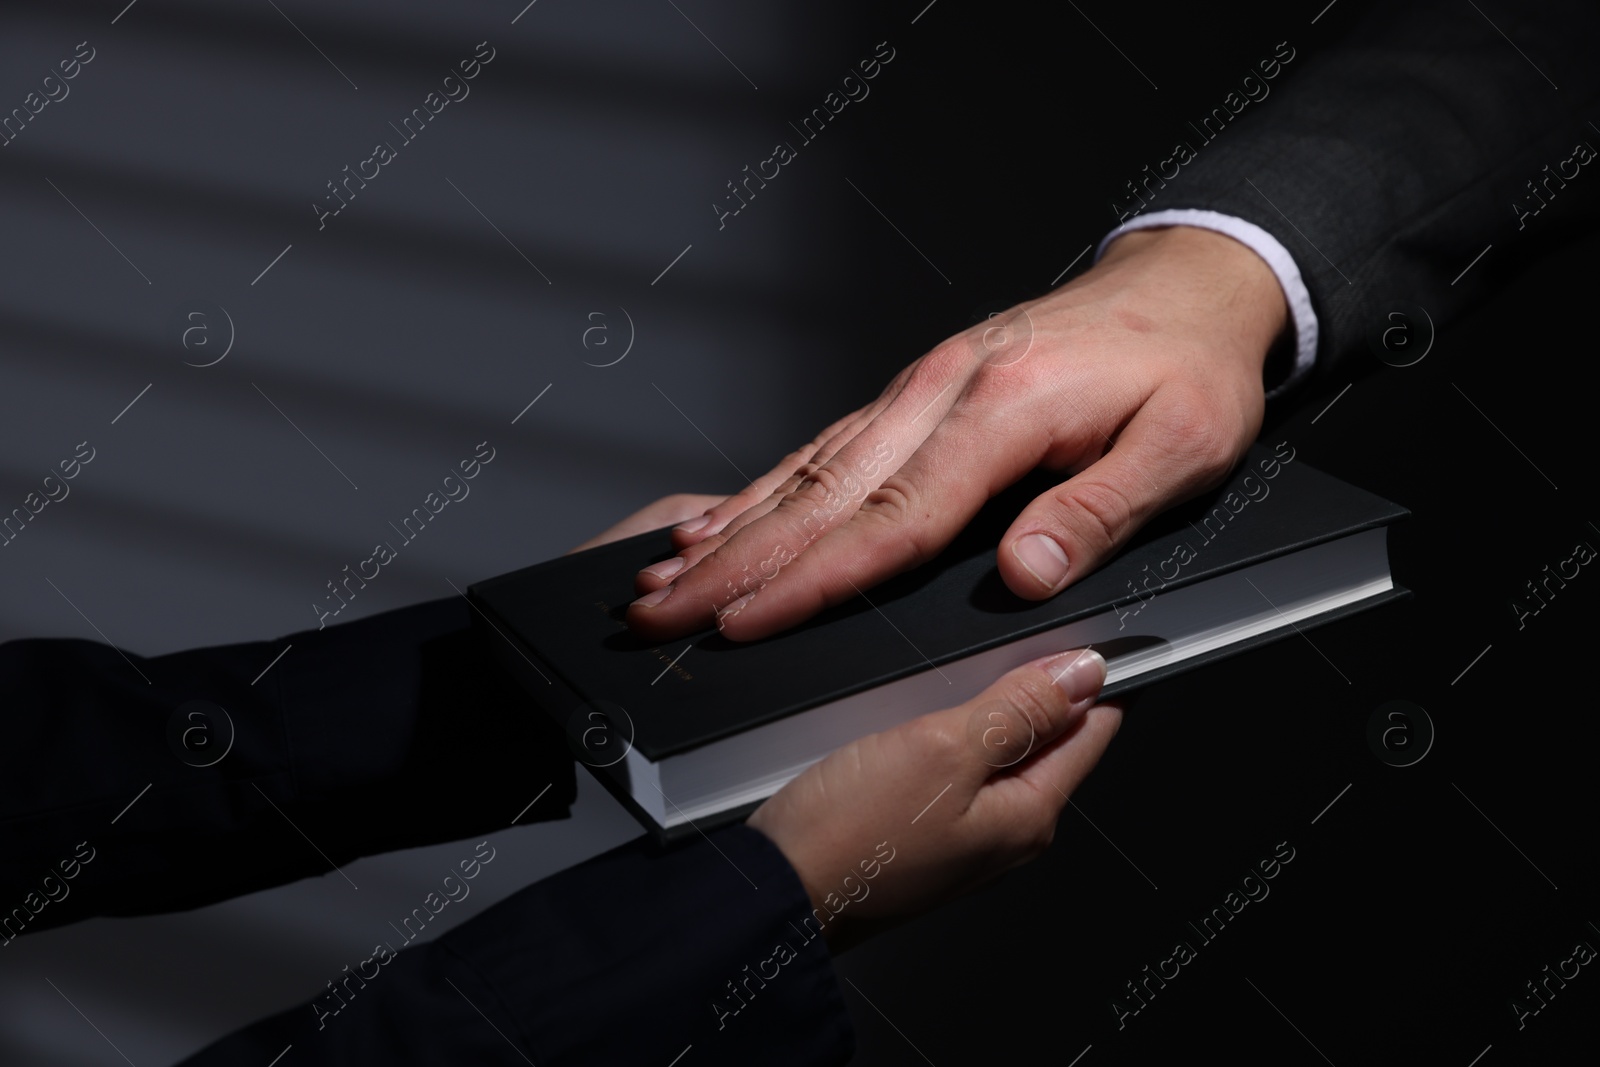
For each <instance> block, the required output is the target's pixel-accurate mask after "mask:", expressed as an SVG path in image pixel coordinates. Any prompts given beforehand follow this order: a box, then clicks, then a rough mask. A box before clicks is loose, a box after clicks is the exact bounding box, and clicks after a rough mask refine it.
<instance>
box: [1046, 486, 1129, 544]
mask: <svg viewBox="0 0 1600 1067" xmlns="http://www.w3.org/2000/svg"><path fill="white" fill-rule="evenodd" d="M1056 503H1057V504H1059V505H1060V506H1061V508H1062V511H1063V513H1064V515H1065V517H1066V523H1067V526H1068V528H1069V529H1071V530H1072V532H1073V533H1074V534H1076V535H1077V536H1079V537H1084V538H1087V539H1089V540H1090V541H1093V542H1097V544H1096V545H1095V547H1097V548H1101V549H1109V548H1113V547H1115V546H1116V544H1117V543H1118V541H1119V540H1120V539H1121V537H1122V535H1123V533H1124V532H1125V531H1126V530H1128V529H1129V528H1130V524H1131V523H1132V521H1133V516H1134V506H1133V502H1132V501H1131V500H1130V499H1129V498H1128V495H1127V494H1126V493H1124V492H1123V491H1122V490H1121V489H1118V488H1117V487H1116V486H1114V485H1111V484H1109V483H1107V482H1100V481H1084V482H1081V483H1073V484H1072V485H1071V487H1070V488H1069V489H1066V490H1063V491H1062V492H1060V493H1058V494H1057V495H1056Z"/></svg>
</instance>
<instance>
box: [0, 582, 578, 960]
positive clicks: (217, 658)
mask: <svg viewBox="0 0 1600 1067" xmlns="http://www.w3.org/2000/svg"><path fill="white" fill-rule="evenodd" d="M470 616H471V609H470V608H469V606H468V605H467V604H466V602H465V601H464V600H462V599H461V598H459V597H458V598H454V599H451V600H441V601H434V602H430V603H425V604H418V605H415V606H412V607H408V608H402V609H400V610H397V611H389V612H384V613H382V614H379V615H374V616H371V617H368V618H365V619H361V620H358V621H355V622H350V623H346V624H343V625H339V626H329V627H327V628H326V629H323V630H308V631H305V632H302V633H296V634H290V635H289V636H287V637H285V638H283V639H281V640H277V641H259V642H249V643H244V644H236V645H225V646H219V647H215V648H204V649H196V650H191V651H184V652H177V653H173V654H171V655H165V656H154V657H141V656H137V655H132V654H128V655H127V656H124V655H123V654H122V653H120V652H119V651H118V650H116V649H114V648H112V647H110V646H107V645H103V644H98V643H95V642H90V641H79V640H44V639H30V640H21V641H12V642H8V643H6V644H4V645H0V692H3V693H4V694H5V703H4V706H3V710H0V720H3V724H4V735H3V737H4V741H3V743H0V856H4V857H5V862H4V863H0V894H3V895H0V900H3V901H4V902H5V906H6V907H12V906H13V905H20V907H14V908H12V910H10V911H7V912H5V913H3V914H0V940H9V939H10V938H12V937H16V936H19V935H20V934H23V933H29V932H33V931H35V930H40V929H44V928H46V927H50V926H58V925H60V924H62V923H65V922H71V921H74V920H77V919H82V918H86V917H88V916H92V915H139V914H144V913H149V912H158V911H171V910H176V909H182V908H192V907H198V906H200V905H203V904H209V903H213V902H215V901H218V900H224V899H227V898H230V897H233V896H237V895H239V894H241V893H247V892H251V891H253V890H257V889H262V888H265V887H267V886H273V885H281V884H283V883H286V882H291V881H294V880H296V879H299V878H303V877H306V876H308V875H316V874H322V873H324V872H327V871H329V870H331V869H332V866H333V865H334V864H338V865H343V864H345V863H347V862H349V861H350V860H353V859H355V858H357V857H359V856H364V855H370V854H373V853H377V852H383V851H387V850H390V849H396V848H403V847H410V846H415V845H422V844H429V843H433V842H438V841H449V840H457V839H460V838H463V837H467V836H470V835H473V834H477V833H480V832H486V831H488V830H490V829H503V828H505V827H506V826H508V825H509V824H510V823H511V820H512V818H513V817H514V816H516V814H517V812H518V811H520V810H521V809H523V808H524V807H525V806H526V805H527V804H528V802H529V801H531V800H533V799H534V797H535V796H536V795H537V794H539V792H540V791H541V790H543V789H544V788H545V787H546V786H547V785H548V786H550V787H551V788H550V789H549V791H548V792H546V793H545V795H544V796H543V797H541V798H540V799H539V802H538V803H537V804H536V805H534V806H533V808H532V809H530V810H529V811H528V812H527V813H526V814H525V815H524V816H523V821H524V822H533V821H537V820H541V819H548V818H558V817H564V816H565V815H566V814H567V809H568V805H569V804H570V803H571V801H572V800H573V798H574V796H575V792H576V779H575V776H574V773H573V761H572V756H571V753H570V751H569V750H568V748H567V746H566V744H565V742H564V740H563V738H562V736H561V733H560V731H559V730H555V729H553V728H551V727H549V726H548V725H547V723H546V720H545V717H544V716H543V715H542V714H540V713H539V712H538V711H537V709H535V708H533V707H531V706H530V705H529V704H528V702H527V699H526V697H524V696H523V695H522V694H521V693H520V692H519V691H518V690H517V689H516V688H515V686H514V685H513V684H512V683H511V682H510V681H509V680H508V679H507V678H506V677H505V674H504V672H503V671H502V670H501V668H500V667H499V666H498V665H497V664H495V663H494V662H492V660H491V658H490V656H489V654H488V651H487V650H486V649H485V648H484V647H483V643H482V640H481V638H480V636H479V635H478V634H477V633H476V632H475V631H474V630H473V628H472V626H471V617H470ZM285 649H287V651H285ZM280 653H281V654H282V658H281V659H280V658H277V657H279V655H280ZM274 661H276V662H274ZM269 668H270V669H269ZM263 671H265V673H264V674H263ZM257 679H259V680H257ZM196 701H204V702H206V703H204V704H196V703H194V702H196ZM218 708H220V709H222V713H221V714H219V713H218V712H217V710H216V709H218ZM196 710H199V711H200V712H201V713H202V717H200V718H193V717H191V712H194V711H196ZM84 855H88V856H91V857H92V858H90V859H89V860H88V861H87V862H85V861H83V860H82V859H81V857H82V856H84ZM69 871H70V872H71V873H72V877H70V878H68V877H66V874H67V872H69Z"/></svg>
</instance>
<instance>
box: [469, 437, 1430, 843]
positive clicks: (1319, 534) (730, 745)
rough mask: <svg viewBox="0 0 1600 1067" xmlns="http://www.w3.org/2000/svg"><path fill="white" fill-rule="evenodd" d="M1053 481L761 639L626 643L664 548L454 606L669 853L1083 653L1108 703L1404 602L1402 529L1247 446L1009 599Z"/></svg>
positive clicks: (1281, 458)
mask: <svg viewBox="0 0 1600 1067" xmlns="http://www.w3.org/2000/svg"><path fill="white" fill-rule="evenodd" d="M1058 480H1059V478H1058V477H1055V478H1053V477H1050V476H1048V475H1036V476H1034V477H1030V478H1028V479H1025V480H1024V481H1023V482H1021V483H1019V484H1018V485H1016V486H1014V487H1012V489H1011V490H1008V491H1007V492H1005V493H1003V494H1001V495H1000V496H998V497H996V498H995V499H994V500H992V501H990V502H989V504H988V505H986V506H985V508H984V509H983V511H982V512H980V513H979V515H978V517H977V518H976V519H974V520H973V522H972V523H971V524H969V525H968V527H967V528H966V529H965V530H964V531H962V533H961V534H960V535H959V536H958V537H957V539H956V540H955V541H954V542H952V543H951V544H950V546H949V547H948V548H947V549H946V550H945V551H944V552H943V553H942V554H941V555H940V556H939V557H938V558H937V559H934V560H932V561H931V562H929V563H927V564H925V565H924V566H922V567H919V568H918V569H916V570H915V571H911V572H908V573H906V574H903V575H900V576H898V577H896V578H894V579H891V580H890V581H888V582H885V583H884V584H882V585H880V586H877V587H875V588H873V589H870V590H866V591H865V595H864V596H862V597H857V598H855V599H854V600H853V601H851V602H846V603H844V604H841V605H839V606H837V607H835V608H832V609H829V610H828V611H826V612H824V613H823V614H821V615H819V616H817V617H815V618H814V619H812V620H810V621H809V622H807V623H804V624H802V625H800V626H798V627H796V628H794V629H791V630H789V631H786V632H784V633H782V634H778V635H776V636H773V637H770V638H767V639H765V640H762V641H756V642H750V643H743V644H741V643H735V642H733V641H729V640H727V639H726V638H724V637H722V636H721V635H720V634H719V633H718V632H716V631H715V630H707V631H705V632H702V633H700V634H696V635H693V636H692V637H686V638H683V639H681V640H677V641H672V642H669V643H666V644H662V645H653V644H649V643H647V642H644V641H641V640H639V639H637V638H635V637H634V636H633V635H632V634H631V633H630V632H629V631H628V629H627V627H626V626H625V625H624V623H623V621H622V619H623V613H624V611H625V609H626V608H627V605H628V604H629V602H630V601H632V600H633V598H634V592H633V576H634V574H635V572H637V571H638V570H639V569H640V568H641V567H645V566H648V565H650V564H652V563H656V562H659V561H660V560H662V559H666V558H668V557H669V556H671V555H673V554H674V551H673V549H672V545H671V541H670V537H669V535H668V532H667V531H666V530H656V531H653V532H651V533H646V534H640V535H639V536H637V537H631V538H628V539H627V540H623V541H617V542H613V543H612V544H609V545H602V546H601V547H599V548H594V549H590V550H588V551H585V552H581V553H578V554H575V555H571V556H563V557H561V558H559V559H553V560H549V561H547V562H545V563H540V564H537V565H535V566H532V567H527V568H524V569H522V570H518V571H514V572H512V573H510V574H505V575H502V576H500V577H498V578H491V579H488V580H487V581H483V582H479V583H477V584H475V585H473V586H471V587H470V588H469V589H468V598H469V599H470V600H471V602H472V603H473V605H474V606H475V607H476V608H477V609H478V610H477V612H476V615H477V617H478V618H479V620H480V622H481V623H482V624H483V625H482V626H481V627H480V628H481V629H482V631H483V637H484V639H485V640H486V641H488V642H489V645H490V647H492V648H493V649H494V650H495V653H496V655H497V656H498V658H499V659H500V661H501V662H502V663H504V664H505V666H506V667H507V668H508V669H509V670H510V671H511V672H512V673H513V674H514V675H515V676H516V677H517V679H518V680H519V681H520V682H521V684H522V686H523V687H524V688H525V689H526V691H527V692H528V693H529V695H530V697H531V698H532V703H533V704H534V705H536V706H537V707H538V708H539V709H540V710H541V711H542V713H543V714H546V715H550V716H552V717H554V718H555V720H556V721H557V722H558V723H559V724H561V725H563V726H564V727H565V728H566V730H567V736H568V739H569V741H570V742H571V744H572V746H573V750H574V753H575V754H576V756H577V758H578V759H579V760H580V761H581V762H583V763H584V764H585V765H587V766H589V767H590V768H591V769H592V770H593V771H594V772H595V773H596V775H597V776H598V777H599V778H600V780H601V781H602V782H604V783H605V784H606V786H607V787H608V788H609V789H611V791H612V792H613V793H614V794H615V795H617V796H618V797H619V798H620V799H621V800H622V801H623V802H624V803H625V804H626V805H627V806H628V808H629V809H630V810H631V811H633V813H634V814H635V815H636V816H638V817H639V819H640V820H641V822H643V823H644V825H645V826H646V828H647V829H649V830H651V831H653V832H654V833H656V834H657V836H658V837H660V838H662V839H663V840H671V839H673V838H676V837H678V836H681V835H683V834H688V833H694V832H695V828H696V827H698V828H700V829H709V828H710V827H712V826H716V825H721V824H722V823H724V822H728V821H732V820H734V819H738V818H742V817H744V816H745V815H746V814H748V813H749V812H750V811H751V810H753V809H754V807H755V806H756V805H757V804H759V803H760V802H761V800H763V799H765V798H766V797H767V796H770V795H771V794H772V793H774V792H776V791H777V790H778V789H779V788H780V787H781V786H782V785H783V784H784V783H785V782H787V781H788V780H789V779H790V778H792V777H794V776H795V775H796V774H798V773H799V772H800V771H802V770H804V769H805V768H806V767H807V766H809V765H810V764H811V763H812V762H814V761H815V760H818V759H820V758H822V757H823V756H825V755H827V753H829V752H831V751H832V750H833V749H835V748H837V747H839V746H840V745H843V744H846V743H848V742H849V741H851V740H854V739H855V738H857V737H861V736H864V735H866V734H869V733H873V732H876V731H879V730H883V729H886V728H888V727H890V726H894V725H896V724H897V723H901V722H904V721H907V720H908V719H911V718H914V717H916V716H918V715H921V714H924V713H926V712H929V711H934V710H937V709H939V708H944V707H949V706H951V705H954V704H958V703H960V702H962V701H964V700H967V699H969V698H970V697H972V696H974V695H975V694H977V693H978V692H980V691H981V690H982V689H983V688H984V687H986V686H987V685H989V684H990V683H991V682H993V681H994V680H995V679H996V678H998V677H999V676H1000V675H1001V674H1003V673H1005V672H1006V671H1008V670H1010V669H1012V668H1013V667H1017V666H1020V665H1022V664H1024V663H1027V662H1029V661H1030V660H1033V659H1036V658H1038V657H1040V656H1045V655H1049V654H1051V653H1054V652H1061V651H1065V650H1067V649H1072V648H1082V647H1086V646H1092V647H1093V648H1094V649H1095V650H1096V651H1098V652H1100V653H1101V654H1102V655H1103V656H1105V658H1106V661H1107V668H1108V674H1107V679H1106V685H1105V689H1104V694H1105V695H1106V696H1108V697H1109V696H1115V695H1116V694H1118V693H1121V692H1124V691H1126V690H1128V689H1130V688H1133V687H1135V686H1138V685H1143V684H1145V683H1148V682H1151V681H1155V680H1157V679H1161V678H1166V677H1169V676H1171V675H1173V674H1176V673H1178V672H1181V671H1184V670H1187V669H1189V668H1191V667H1194V666H1197V665H1199V664H1202V663H1208V662H1211V661H1213V660H1216V659H1219V658H1221V657H1224V656H1227V655H1231V654H1233V653H1235V652H1239V651H1241V650H1243V649H1246V648H1252V647H1255V646H1257V645H1260V644H1263V643H1265V642H1268V641H1272V640H1276V639H1278V638H1280V637H1284V636H1290V635H1293V634H1294V633H1295V632H1296V629H1297V628H1298V629H1299V630H1305V629H1308V628H1310V627H1311V626H1314V625H1317V624H1319V623H1322V622H1326V621H1329V620H1331V619H1335V618H1339V617H1342V616H1344V615H1347V614H1350V613H1352V612H1355V611H1360V610H1362V609H1364V608H1368V607H1373V606H1376V605H1378V604H1381V603H1384V602H1386V601H1388V600H1391V599H1393V598H1396V597H1399V596H1404V595H1406V592H1405V590H1403V589H1400V588H1398V587H1397V586H1395V584H1394V582H1393V581H1392V579H1391V577H1390V572H1389V559H1388V546H1387V530H1386V527H1387V525H1388V524H1389V523H1391V522H1393V521H1394V520H1396V519H1399V518H1402V517H1404V516H1405V515H1406V514H1407V512H1406V511H1405V509H1404V508H1401V507H1399V506H1397V505H1395V504H1392V503H1390V502H1388V501H1386V500H1383V499H1381V498H1380V497H1377V496H1374V495H1372V494H1371V493H1368V492H1365V491H1363V490H1360V489H1357V488H1355V487H1354V486H1351V485H1348V484H1346V483H1344V482H1341V481H1339V480H1338V479H1335V478H1332V477H1330V476H1328V475H1326V474H1323V473H1322V472H1320V471H1317V470H1315V469H1313V468H1311V467H1308V466H1307V465H1306V464H1305V463H1304V462H1302V461H1300V460H1298V459H1296V458H1295V456H1294V451H1293V449H1292V448H1290V447H1289V446H1288V445H1286V444H1285V445H1279V446H1278V448H1277V449H1276V450H1272V449H1268V448H1266V447H1264V446H1261V445H1256V446H1254V447H1253V448H1252V449H1251V450H1250V453H1249V455H1248V456H1247V458H1246V459H1245V461H1244V464H1243V465H1242V466H1241V467H1240V468H1239V470H1237V471H1236V472H1235V473H1234V475H1233V477H1232V478H1231V479H1230V480H1229V482H1228V483H1227V484H1226V485H1224V486H1223V487H1222V488H1221V489H1219V490H1217V491H1215V492H1213V493H1210V494H1207V495H1206V496H1205V497H1203V498H1201V499H1199V500H1195V501H1192V502H1190V503H1189V504H1187V505H1184V506H1182V507H1180V508H1178V509H1175V510H1173V511H1171V512H1168V513H1167V514H1165V515H1163V516H1161V517H1160V518H1159V519H1157V520H1156V521H1155V522H1153V523H1152V524H1151V525H1149V526H1147V527H1146V528H1145V529H1144V530H1142V531H1141V532H1140V533H1139V535H1138V536H1137V537H1136V539H1135V540H1134V541H1133V542H1132V543H1131V544H1130V545H1129V546H1128V547H1127V548H1126V549H1125V550H1124V551H1123V552H1122V553H1121V554H1120V555H1118V556H1117V557H1116V558H1115V559H1113V560H1111V561H1110V562H1108V563H1107V564H1106V565H1105V566H1104V567H1102V568H1101V569H1100V570H1099V571H1097V572H1095V573H1094V574H1091V575H1089V576H1088V577H1086V578H1083V579H1081V580H1080V581H1078V582H1077V583H1076V584H1074V585H1073V586H1071V587H1070V588H1068V589H1067V590H1066V591H1064V592H1062V593H1061V594H1060V595H1058V596H1056V597H1055V598H1054V599H1052V600H1048V601H1044V602H1042V603H1041V602H1036V601H1025V600H1022V599H1021V598H1019V597H1017V596H1015V595H1014V594H1012V593H1011V592H1010V591H1009V590H1008V589H1006V587H1005V585H1004V584H1003V583H1002V582H1001V580H1000V576H999V572H998V570H997V569H996V568H995V563H994V559H995V548H996V546H997V545H998V544H999V541H1000V537H1001V536H1002V535H1003V534H1004V532H1005V530H1006V529H1007V528H1008V527H1009V525H1010V524H1011V522H1012V520H1013V519H1014V518H1015V517H1016V515H1017V513H1018V512H1019V511H1020V510H1021V508H1022V507H1023V505H1025V504H1026V503H1027V502H1028V501H1029V500H1031V499H1032V498H1033V497H1034V496H1035V495H1037V494H1038V493H1039V492H1042V491H1043V490H1044V489H1045V488H1046V487H1047V486H1049V485H1050V484H1053V483H1054V482H1055V481H1058ZM779 580H781V578H780V579H779Z"/></svg>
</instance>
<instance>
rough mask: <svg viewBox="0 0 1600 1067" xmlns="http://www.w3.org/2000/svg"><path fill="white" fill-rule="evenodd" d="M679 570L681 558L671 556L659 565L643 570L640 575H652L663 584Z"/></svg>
mask: <svg viewBox="0 0 1600 1067" xmlns="http://www.w3.org/2000/svg"><path fill="white" fill-rule="evenodd" d="M681 570H683V557H682V556H673V557H672V558H671V559H664V560H662V561H661V562H660V563H657V564H654V565H652V566H649V567H646V568H644V570H643V571H641V572H640V573H641V574H652V575H654V576H655V577H657V578H660V579H661V580H662V581H663V582H664V581H666V580H667V579H668V578H671V577H672V576H673V575H674V574H677V573H678V572H679V571H681Z"/></svg>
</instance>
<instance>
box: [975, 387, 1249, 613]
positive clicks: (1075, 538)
mask: <svg viewBox="0 0 1600 1067" xmlns="http://www.w3.org/2000/svg"><path fill="white" fill-rule="evenodd" d="M1165 407H1166V408H1168V409H1170V408H1171V407H1172V405H1170V404H1169V405H1165ZM1162 408H1163V406H1161V405H1158V404H1157V403H1156V402H1155V401H1154V400H1152V402H1151V403H1149V404H1146V405H1145V406H1144V407H1143V408H1141V409H1140V410H1139V413H1138V414H1137V415H1135V416H1134V419H1133V421H1132V422H1130V423H1129V424H1128V427H1127V429H1126V430H1124V431H1123V433H1122V434H1121V435H1120V436H1119V437H1118V438H1117V441H1116V444H1115V445H1114V446H1113V447H1112V448H1111V450H1110V451H1109V452H1107V453H1106V454H1105V455H1104V456H1102V457H1101V458H1100V459H1098V460H1096V461H1095V462H1094V463H1093V464H1092V465H1090V466H1089V467H1088V468H1087V469H1086V470H1084V471H1083V472H1082V473H1080V474H1078V475H1076V476H1074V477H1072V478H1070V479H1068V480H1067V481H1065V482H1063V483H1062V484H1060V485H1058V486H1056V487H1055V488H1054V489H1052V490H1050V491H1049V492H1047V493H1044V494H1042V495H1040V496H1038V497H1036V498H1035V499H1034V501H1033V502H1032V503H1031V504H1029V505H1028V506H1027V507H1026V508H1024V509H1023V511H1022V514H1021V515H1018V516H1017V520H1016V521H1015V522H1013V523H1012V524H1011V528H1010V529H1009V530H1007V531H1006V535H1005V537H1004V538H1002V539H1001V541H1000V550H999V553H998V559H997V560H996V564H997V566H998V567H999V569H1000V576H1001V577H1002V578H1003V579H1004V580H1005V583H1006V586H1007V587H1008V588H1009V589H1010V590H1011V591H1012V592H1013V593H1016V594H1017V595H1018V596H1020V597H1023V598H1025V599H1028V600H1044V599H1045V598H1047V597H1051V596H1054V595H1055V594H1056V593H1059V592H1060V591H1061V590H1062V589H1065V588H1066V587H1067V585H1068V584H1069V583H1071V582H1073V581H1075V580H1077V579H1078V578H1080V577H1082V576H1084V575H1086V574H1089V573H1091V572H1092V571H1094V570H1095V569H1096V568H1097V567H1099V566H1100V565H1101V564H1102V563H1104V562H1105V561H1106V560H1107V559H1109V558H1110V557H1111V556H1112V555H1113V554H1115V553H1116V551H1117V550H1118V549H1119V548H1121V547H1122V546H1123V544H1125V543H1126V542H1127V540H1128V539H1129V538H1130V537H1132V536H1133V535H1134V533H1135V532H1137V531H1138V529H1139V528H1140V527H1141V526H1143V525H1144V524H1145V523H1146V522H1148V521H1149V520H1150V519H1151V517H1153V516H1154V515H1157V514H1159V513H1160V512H1162V511H1164V510H1165V509H1166V508H1168V507H1170V506H1171V505H1173V504H1175V503H1177V502H1178V501H1180V500H1184V499H1187V498H1188V497H1191V496H1193V495H1194V494H1196V493H1198V492H1200V491H1201V490H1202V489H1205V488H1207V487H1208V486H1210V485H1213V484H1215V483H1216V482H1217V481H1218V480H1219V479H1220V478H1222V477H1223V476H1224V475H1225V474H1227V472H1228V471H1229V470H1231V469H1232V467H1233V463H1234V460H1235V459H1236V458H1237V454H1236V450H1235V449H1234V447H1233V446H1232V444H1231V442H1229V441H1228V440H1226V439H1225V438H1224V437H1223V435H1221V434H1218V433H1215V432H1213V431H1211V430H1209V429H1208V428H1205V427H1207V425H1208V424H1206V423H1205V422H1204V420H1202V419H1197V418H1196V417H1195V416H1194V414H1193V412H1192V410H1189V411H1185V410H1178V411H1172V410H1163V409H1162Z"/></svg>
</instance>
